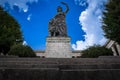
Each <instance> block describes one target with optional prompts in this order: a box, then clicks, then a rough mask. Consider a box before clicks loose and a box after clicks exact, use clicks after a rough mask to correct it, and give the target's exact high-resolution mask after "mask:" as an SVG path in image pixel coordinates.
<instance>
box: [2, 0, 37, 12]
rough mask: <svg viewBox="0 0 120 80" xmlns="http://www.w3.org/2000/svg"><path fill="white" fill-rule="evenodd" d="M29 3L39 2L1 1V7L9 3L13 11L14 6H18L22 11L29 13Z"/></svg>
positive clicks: (30, 0)
mask: <svg viewBox="0 0 120 80" xmlns="http://www.w3.org/2000/svg"><path fill="white" fill-rule="evenodd" d="M28 2H29V3H32V2H38V0H0V5H2V6H5V3H8V4H9V5H10V7H11V9H13V6H14V5H16V6H18V7H19V9H20V10H23V11H24V12H27V11H28V7H29V6H28V5H27V3H28Z"/></svg>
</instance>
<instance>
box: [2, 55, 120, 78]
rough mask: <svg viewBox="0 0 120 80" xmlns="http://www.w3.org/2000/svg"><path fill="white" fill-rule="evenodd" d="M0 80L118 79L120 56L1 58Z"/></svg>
mask: <svg viewBox="0 0 120 80" xmlns="http://www.w3.org/2000/svg"><path fill="white" fill-rule="evenodd" d="M0 80H120V57H112V56H111V57H100V58H71V59H70V58H61V59H59V58H5V57H4V58H0Z"/></svg>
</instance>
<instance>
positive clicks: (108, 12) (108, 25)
mask: <svg viewBox="0 0 120 80" xmlns="http://www.w3.org/2000/svg"><path fill="white" fill-rule="evenodd" d="M103 14H104V17H103V26H102V28H103V30H104V32H105V36H106V37H107V38H109V39H111V40H114V41H116V42H118V44H120V0H109V2H108V3H107V4H106V9H105V11H104V12H103Z"/></svg>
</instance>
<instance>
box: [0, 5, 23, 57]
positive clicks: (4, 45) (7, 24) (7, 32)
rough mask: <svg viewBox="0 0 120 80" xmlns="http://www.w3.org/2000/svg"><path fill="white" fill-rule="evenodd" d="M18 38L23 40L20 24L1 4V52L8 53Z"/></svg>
mask: <svg viewBox="0 0 120 80" xmlns="http://www.w3.org/2000/svg"><path fill="white" fill-rule="evenodd" d="M18 39H19V40H21V42H22V40H23V38H22V33H21V30H20V25H19V24H18V22H17V21H16V20H15V19H14V18H13V17H12V16H11V15H10V14H9V13H8V12H6V11H5V10H4V9H3V8H2V7H1V6H0V53H3V54H4V55H6V54H7V52H8V51H9V50H10V47H11V46H12V45H13V44H15V42H16V40H18Z"/></svg>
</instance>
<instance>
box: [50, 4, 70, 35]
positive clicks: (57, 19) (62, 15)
mask: <svg viewBox="0 0 120 80" xmlns="http://www.w3.org/2000/svg"><path fill="white" fill-rule="evenodd" d="M61 4H63V5H65V6H66V10H65V11H62V7H61V6H58V8H57V14H56V15H55V16H54V18H52V19H51V20H50V21H49V36H50V37H67V26H66V20H65V19H66V14H67V13H68V11H69V7H68V5H67V4H66V3H64V2H61Z"/></svg>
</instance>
